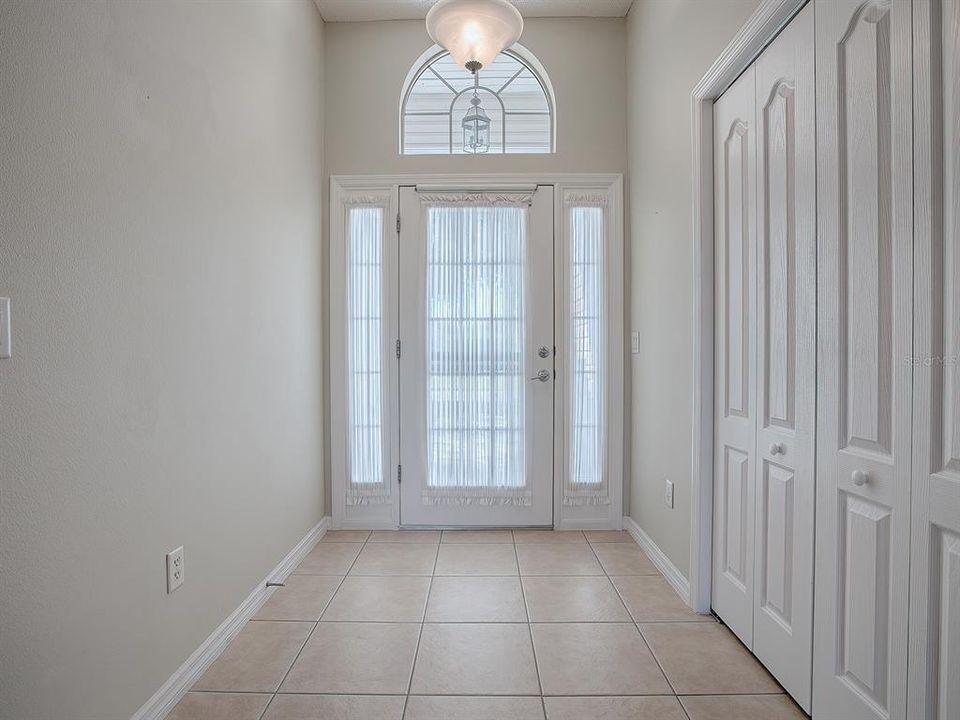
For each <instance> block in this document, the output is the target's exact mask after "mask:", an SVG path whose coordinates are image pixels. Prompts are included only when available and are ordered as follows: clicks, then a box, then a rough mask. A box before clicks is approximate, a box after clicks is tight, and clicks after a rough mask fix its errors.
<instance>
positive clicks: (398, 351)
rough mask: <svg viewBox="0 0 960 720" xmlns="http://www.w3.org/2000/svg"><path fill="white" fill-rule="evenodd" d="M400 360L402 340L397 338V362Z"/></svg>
mask: <svg viewBox="0 0 960 720" xmlns="http://www.w3.org/2000/svg"><path fill="white" fill-rule="evenodd" d="M399 359H400V338H397V360H399Z"/></svg>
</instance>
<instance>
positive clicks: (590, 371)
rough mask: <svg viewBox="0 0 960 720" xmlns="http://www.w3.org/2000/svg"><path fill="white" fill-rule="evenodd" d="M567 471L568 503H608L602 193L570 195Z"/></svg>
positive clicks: (567, 210)
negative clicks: (595, 194)
mask: <svg viewBox="0 0 960 720" xmlns="http://www.w3.org/2000/svg"><path fill="white" fill-rule="evenodd" d="M565 205H566V207H565V212H566V214H567V218H566V220H567V238H566V242H567V248H566V251H567V257H568V265H567V278H568V284H567V298H568V302H569V306H568V308H567V313H566V317H567V329H566V334H567V338H568V343H567V345H568V349H567V352H568V356H567V364H568V367H569V369H570V370H569V372H568V373H567V375H568V378H567V383H568V384H567V387H566V388H565V390H566V392H567V397H568V403H567V408H568V412H569V413H570V415H569V417H568V418H567V430H568V437H567V453H568V457H567V472H566V477H565V479H564V489H563V490H564V492H563V502H564V504H565V505H600V504H603V505H605V504H608V503H609V502H610V499H609V492H608V483H607V470H606V421H605V410H606V386H607V372H606V367H607V366H606V360H607V358H606V353H607V348H606V322H607V317H606V300H605V298H606V290H605V285H606V283H605V279H606V278H605V262H604V241H605V226H604V216H605V211H606V199H605V197H604V196H603V195H597V196H592V195H584V196H572V197H567V198H566V202H565Z"/></svg>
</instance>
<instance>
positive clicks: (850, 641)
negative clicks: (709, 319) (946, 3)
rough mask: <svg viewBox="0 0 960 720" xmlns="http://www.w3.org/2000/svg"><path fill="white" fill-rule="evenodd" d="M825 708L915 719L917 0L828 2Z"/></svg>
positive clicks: (847, 718)
mask: <svg viewBox="0 0 960 720" xmlns="http://www.w3.org/2000/svg"><path fill="white" fill-rule="evenodd" d="M816 40H817V163H818V173H817V198H818V202H817V224H818V235H819V247H818V261H817V265H818V277H817V284H818V303H817V310H818V370H817V397H818V400H817V403H818V413H817V414H818V423H817V538H816V543H817V553H816V578H817V584H816V593H815V615H816V617H817V623H816V628H815V630H814V689H813V710H814V715H815V716H816V717H820V718H843V719H844V720H859V719H861V718H862V719H866V718H870V719H872V718H888V717H889V718H892V719H896V718H904V717H905V716H906V677H907V598H908V595H909V587H910V586H909V577H908V569H909V543H910V467H911V455H910V453H911V383H912V373H913V369H912V367H911V366H910V364H909V363H908V362H905V361H904V359H905V358H908V357H909V356H910V355H911V353H912V346H911V341H912V340H911V339H912V306H913V287H912V286H913V244H912V237H913V227H912V214H913V205H912V195H913V173H912V169H913V154H912V150H913V148H912V120H911V116H912V110H913V104H912V89H911V73H912V59H911V5H910V2H909V0H869V1H868V2H863V1H862V0H822V1H821V0H817V4H816Z"/></svg>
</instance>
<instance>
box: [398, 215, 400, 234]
mask: <svg viewBox="0 0 960 720" xmlns="http://www.w3.org/2000/svg"><path fill="white" fill-rule="evenodd" d="M397 232H398V233H399V232H400V213H397Z"/></svg>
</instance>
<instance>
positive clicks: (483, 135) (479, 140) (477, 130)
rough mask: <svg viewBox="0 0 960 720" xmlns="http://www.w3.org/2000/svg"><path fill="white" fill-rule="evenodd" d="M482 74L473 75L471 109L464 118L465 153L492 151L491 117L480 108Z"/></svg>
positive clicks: (475, 73)
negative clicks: (479, 91) (479, 92)
mask: <svg viewBox="0 0 960 720" xmlns="http://www.w3.org/2000/svg"><path fill="white" fill-rule="evenodd" d="M479 89H480V74H479V73H478V72H474V74H473V97H472V98H471V99H470V109H469V110H467V113H466V115H464V116H463V122H462V123H460V124H461V126H462V127H463V151H464V152H466V153H471V154H474V155H476V154H479V153H485V152H487V151H488V150H489V149H490V117H489V116H488V115H487V113H486V112H485V111H484V109H483V108H482V107H480V95H479V94H478V92H477V91H478V90H479Z"/></svg>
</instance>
